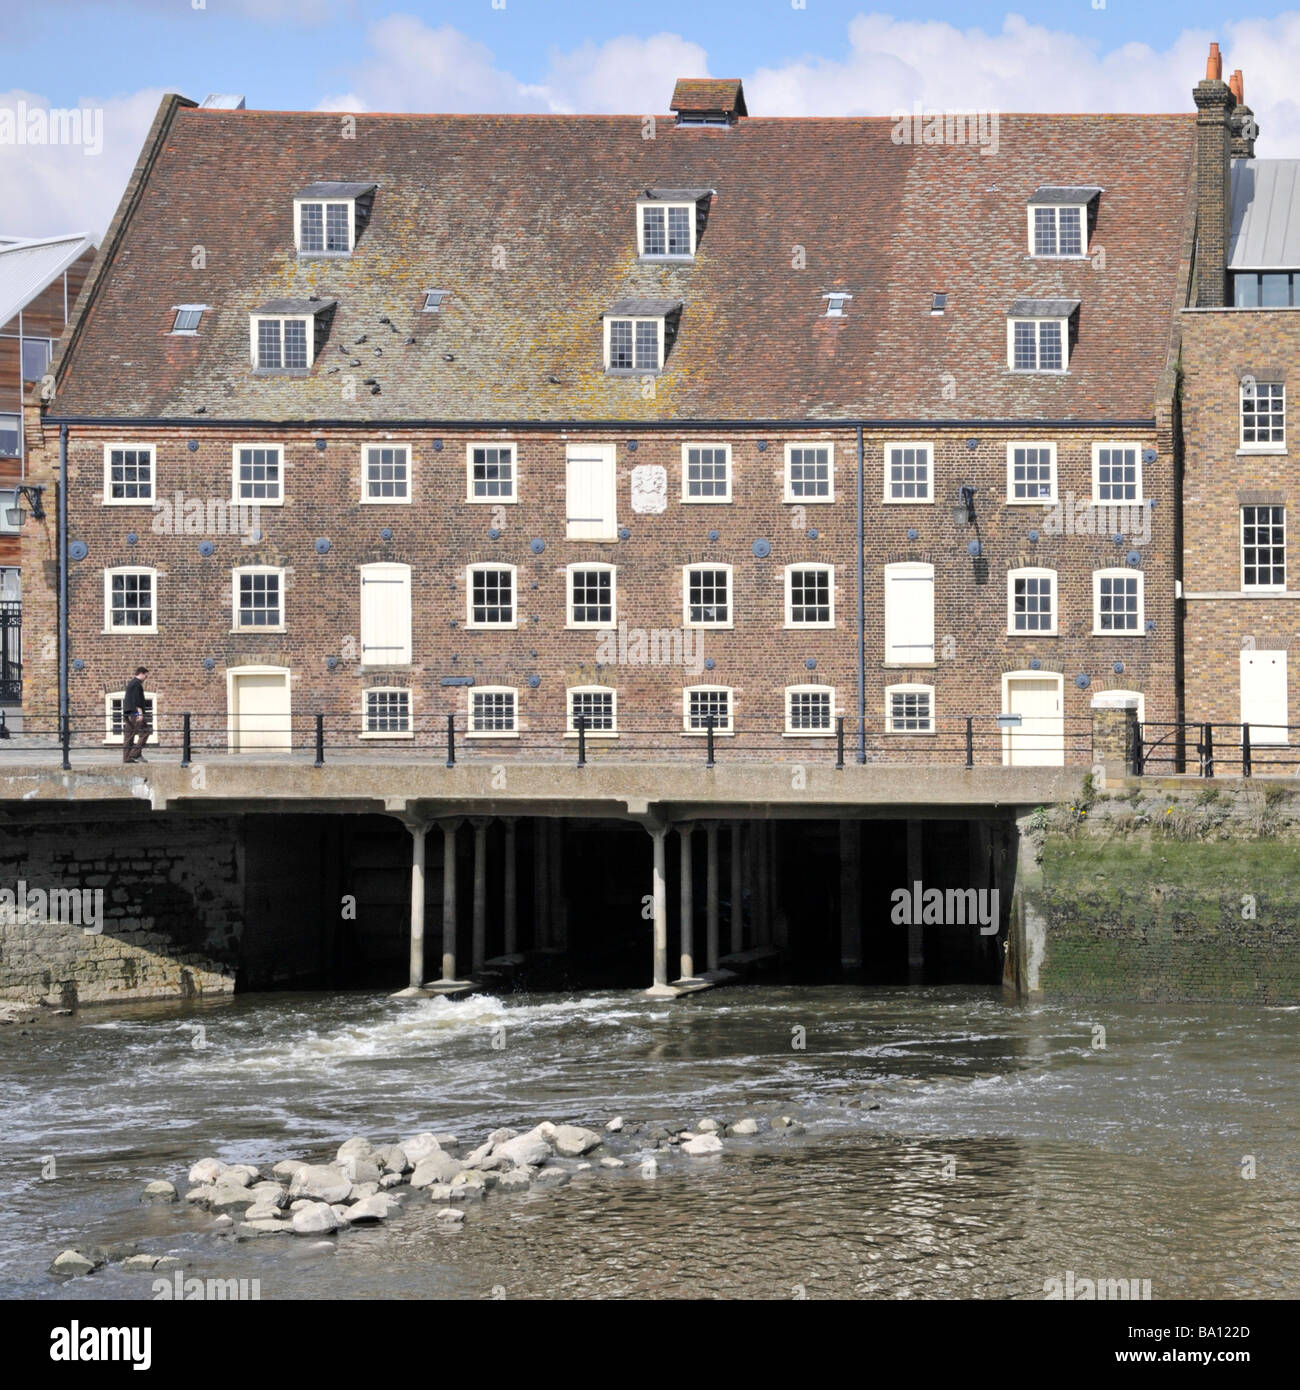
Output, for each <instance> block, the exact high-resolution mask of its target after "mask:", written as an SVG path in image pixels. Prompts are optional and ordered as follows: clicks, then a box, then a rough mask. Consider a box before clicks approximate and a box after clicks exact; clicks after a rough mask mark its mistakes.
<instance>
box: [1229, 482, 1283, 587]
mask: <svg viewBox="0 0 1300 1390" xmlns="http://www.w3.org/2000/svg"><path fill="white" fill-rule="evenodd" d="M1247 507H1253V508H1254V509H1255V510H1256V511H1259V510H1260V509H1261V508H1262V507H1267V508H1268V509H1269V510H1270V511H1271V510H1272V509H1273V508H1274V507H1276V508H1277V509H1278V510H1279V511H1280V512H1281V513H1282V582H1281V583H1280V584H1247V583H1246V508H1247ZM1286 513H1287V508H1286V503H1285V502H1244V503H1240V504H1239V505H1238V507H1237V517H1238V520H1237V530H1238V535H1239V539H1240V545H1241V592H1242V593H1243V594H1284V593H1286V591H1287V588H1286V585H1287V574H1288V572H1289V570H1290V565H1289V563H1288V556H1287V524H1286Z"/></svg>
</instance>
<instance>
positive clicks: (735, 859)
mask: <svg viewBox="0 0 1300 1390" xmlns="http://www.w3.org/2000/svg"><path fill="white" fill-rule="evenodd" d="M743 833H744V832H743V830H742V828H741V824H740V822H739V821H738V820H733V821H732V822H731V950H732V954H733V955H736V954H739V953H740V952H741V951H743V950H744V949H745V855H744V849H745V847H744V841H743Z"/></svg>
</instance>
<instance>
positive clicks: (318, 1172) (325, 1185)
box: [289, 1164, 352, 1203]
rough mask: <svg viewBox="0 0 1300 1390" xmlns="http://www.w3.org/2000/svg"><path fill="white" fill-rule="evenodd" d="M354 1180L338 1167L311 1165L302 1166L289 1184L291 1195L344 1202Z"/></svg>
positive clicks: (323, 1200) (322, 1200)
mask: <svg viewBox="0 0 1300 1390" xmlns="http://www.w3.org/2000/svg"><path fill="white" fill-rule="evenodd" d="M351 1191H352V1182H351V1180H350V1179H348V1178H346V1177H345V1176H344V1175H343V1174H342V1173H341V1172H340V1171H339V1170H338V1169H337V1168H334V1167H331V1166H327V1165H321V1166H316V1165H311V1164H309V1165H308V1166H306V1167H305V1168H301V1169H299V1170H298V1172H297V1173H296V1174H295V1175H294V1179H293V1181H292V1182H291V1183H290V1184H289V1196H290V1197H314V1198H316V1199H317V1201H321V1202H331V1203H333V1202H344V1201H346V1200H347V1198H348V1194H349V1193H350V1192H351Z"/></svg>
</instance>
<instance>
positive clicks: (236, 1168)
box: [222, 1163, 262, 1183]
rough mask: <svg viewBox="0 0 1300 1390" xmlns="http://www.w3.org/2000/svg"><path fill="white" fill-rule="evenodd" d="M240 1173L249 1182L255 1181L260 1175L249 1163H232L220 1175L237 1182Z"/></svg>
mask: <svg viewBox="0 0 1300 1390" xmlns="http://www.w3.org/2000/svg"><path fill="white" fill-rule="evenodd" d="M240 1173H243V1174H244V1175H245V1176H246V1177H247V1179H248V1181H249V1182H250V1183H254V1182H257V1181H258V1179H259V1178H261V1176H262V1175H261V1173H259V1172H258V1170H257V1169H256V1168H254V1167H253V1165H252V1164H251V1163H232V1164H231V1165H230V1167H229V1168H227V1169H226V1171H225V1172H224V1173H223V1174H222V1177H223V1178H224V1179H226V1180H228V1181H230V1182H239V1176H238V1175H239V1174H240Z"/></svg>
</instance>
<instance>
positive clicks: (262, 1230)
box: [235, 1219, 293, 1240]
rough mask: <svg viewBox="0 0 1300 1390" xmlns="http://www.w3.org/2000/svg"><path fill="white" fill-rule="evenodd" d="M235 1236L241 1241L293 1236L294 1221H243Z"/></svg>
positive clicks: (236, 1229)
mask: <svg viewBox="0 0 1300 1390" xmlns="http://www.w3.org/2000/svg"><path fill="white" fill-rule="evenodd" d="M235 1234H236V1235H237V1236H238V1237H239V1238H240V1239H241V1240H249V1239H252V1238H254V1237H256V1236H287V1235H292V1234H293V1222H292V1221H272V1220H270V1219H265V1220H259V1221H241V1222H240V1223H239V1225H238V1226H237V1227H236V1228H235Z"/></svg>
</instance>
